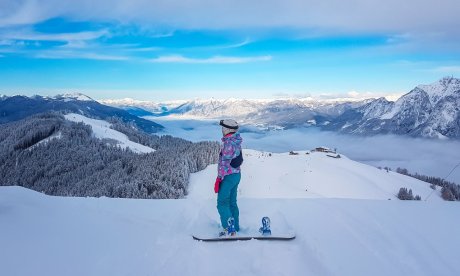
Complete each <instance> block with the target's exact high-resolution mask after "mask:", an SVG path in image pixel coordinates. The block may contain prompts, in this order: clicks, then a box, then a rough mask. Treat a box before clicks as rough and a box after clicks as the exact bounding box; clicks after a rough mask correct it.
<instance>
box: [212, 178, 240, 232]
mask: <svg viewBox="0 0 460 276" xmlns="http://www.w3.org/2000/svg"><path fill="white" fill-rule="evenodd" d="M240 180H241V173H234V174H229V175H226V176H225V177H224V179H223V180H222V182H221V183H220V187H219V193H218V194H217V211H219V215H220V222H221V224H222V227H223V228H227V226H228V223H227V220H228V218H229V217H233V218H234V219H235V230H236V231H240V221H239V216H240V211H239V210H238V205H237V204H236V196H237V189H238V184H239V183H240Z"/></svg>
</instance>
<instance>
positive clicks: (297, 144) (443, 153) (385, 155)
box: [148, 117, 460, 184]
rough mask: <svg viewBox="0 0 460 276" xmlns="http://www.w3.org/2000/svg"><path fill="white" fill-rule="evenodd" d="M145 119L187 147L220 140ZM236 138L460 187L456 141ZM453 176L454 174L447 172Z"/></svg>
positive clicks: (253, 145)
mask: <svg viewBox="0 0 460 276" xmlns="http://www.w3.org/2000/svg"><path fill="white" fill-rule="evenodd" d="M148 119H152V120H154V121H156V122H158V123H160V124H162V125H163V126H165V132H164V134H170V135H173V136H177V137H181V138H184V139H187V140H190V141H204V140H213V141H219V140H220V138H221V136H222V133H221V128H220V126H219V125H218V122H217V121H215V120H195V119H183V118H177V117H152V118H148ZM241 135H242V137H243V139H244V143H243V147H244V148H249V149H255V150H260V151H269V152H288V151H291V150H294V151H295V150H310V149H313V148H315V147H318V146H325V147H329V148H331V149H337V151H338V152H339V153H341V154H344V155H346V156H347V157H349V158H351V159H353V160H356V161H359V162H362V163H366V164H369V165H372V166H376V167H390V168H392V169H393V170H395V169H396V168H397V167H401V168H406V169H408V170H409V172H411V173H415V172H417V173H420V174H424V175H430V176H437V177H442V178H445V179H447V180H449V181H454V182H455V183H457V184H460V166H458V167H456V166H457V165H458V164H459V163H460V150H459V149H460V141H455V140H435V139H423V138H412V137H406V136H395V135H378V136H367V137H364V136H353V135H343V134H337V133H335V132H327V131H320V130H318V129H316V128H296V129H288V130H277V131H256V130H255V129H252V128H248V127H242V131H241ZM455 167H456V169H454V168H455ZM452 170H454V171H453V172H451V171H452ZM449 173H450V175H449ZM448 175H449V176H448Z"/></svg>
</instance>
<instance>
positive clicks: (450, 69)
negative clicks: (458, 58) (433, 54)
mask: <svg viewBox="0 0 460 276" xmlns="http://www.w3.org/2000/svg"><path fill="white" fill-rule="evenodd" d="M432 71H434V72H439V73H446V74H449V73H460V65H458V66H455V65H454V66H439V67H436V68H434V69H432Z"/></svg>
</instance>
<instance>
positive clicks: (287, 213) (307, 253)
mask: <svg viewBox="0 0 460 276" xmlns="http://www.w3.org/2000/svg"><path fill="white" fill-rule="evenodd" d="M203 181H204V182H206V183H207V184H208V185H209V189H212V188H211V186H212V184H211V183H210V182H209V181H210V179H203ZM215 205H216V203H215V198H213V199H203V198H194V199H185V200H127V199H109V198H65V197H51V196H45V195H42V194H39V193H37V192H33V191H30V190H26V189H24V188H21V187H0V221H1V225H2V227H0V245H1V250H0V275H15V276H26V275H27V276H28V275H66V276H73V275H75V276H81V275H97V276H104V275H107V276H118V275H137V276H144V275H145V276H146V275H223V276H226V275H315V276H322V275H327V276H330V275H353V276H356V275H374V276H379V275H382V276H387V275H392V276H398V275H401V276H403V275H404V276H406V275H420V276H423V275H427V276H428V275H429V276H432V275H443V276H455V275H459V274H460V267H459V266H458V257H457V256H458V250H459V248H460V238H459V236H458V233H459V231H460V221H459V220H458V219H457V218H458V211H459V206H458V204H456V203H452V202H424V201H421V202H420V201H419V202H408V201H399V200H391V201H389V200H356V199H324V198H317V199H254V198H245V197H242V198H240V199H239V206H240V217H241V219H240V221H241V225H242V229H243V230H242V231H244V229H257V228H258V227H259V223H260V222H259V221H260V218H261V217H262V216H267V215H268V216H270V217H271V220H272V230H273V232H275V233H276V231H277V230H278V229H280V228H283V227H285V225H289V227H290V228H292V229H294V230H295V232H296V235H297V237H296V239H295V240H293V241H289V242H276V241H275V242H266V241H245V242H230V243H228V242H227V243H203V242H197V241H194V240H193V239H192V237H191V233H193V232H196V231H217V230H218V215H217V211H216V209H215Z"/></svg>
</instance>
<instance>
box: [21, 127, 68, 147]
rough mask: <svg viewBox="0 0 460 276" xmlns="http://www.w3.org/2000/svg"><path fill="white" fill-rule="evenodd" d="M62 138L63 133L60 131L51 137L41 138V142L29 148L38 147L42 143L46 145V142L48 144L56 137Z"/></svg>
mask: <svg viewBox="0 0 460 276" xmlns="http://www.w3.org/2000/svg"><path fill="white" fill-rule="evenodd" d="M61 138H62V133H61V132H60V131H59V132H58V133H56V134H53V135H51V136H50V137H48V138H45V139H43V140H41V141H40V142H38V143H36V144H35V145H33V146H31V147H30V148H29V150H32V149H34V148H35V147H37V146H38V145H41V144H45V145H46V144H47V143H48V142H49V141H51V140H54V139H61Z"/></svg>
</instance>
